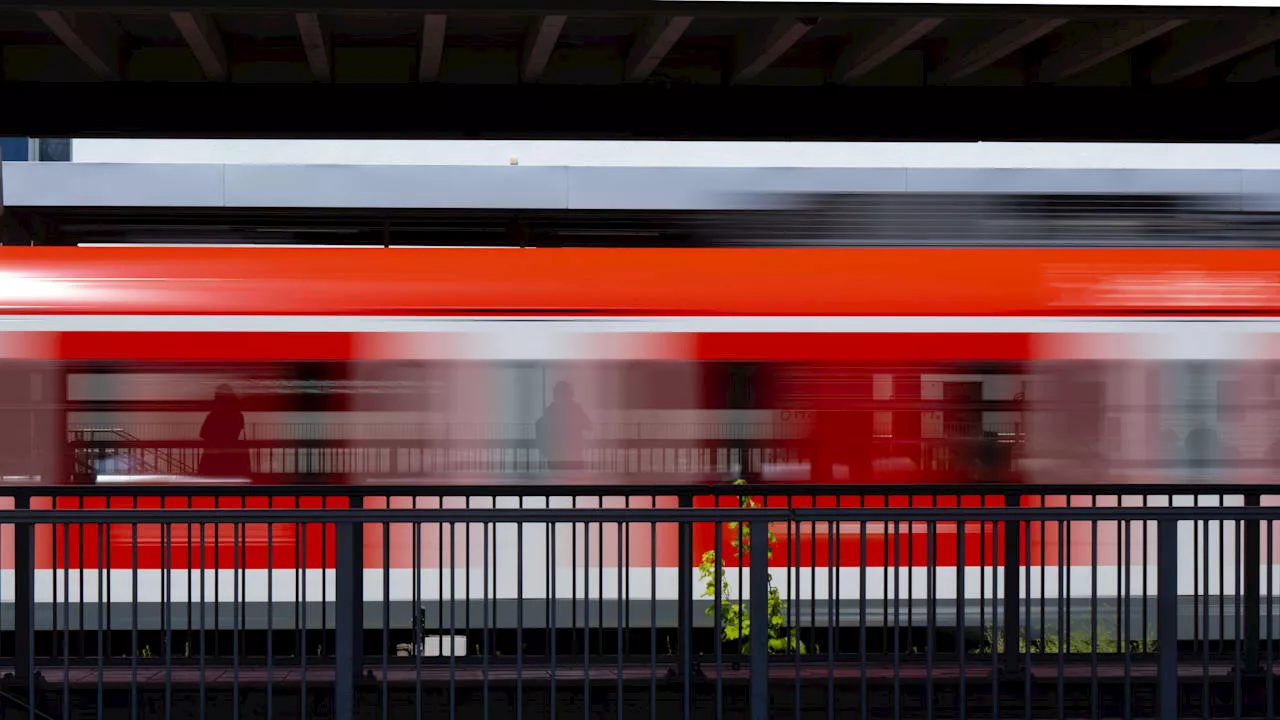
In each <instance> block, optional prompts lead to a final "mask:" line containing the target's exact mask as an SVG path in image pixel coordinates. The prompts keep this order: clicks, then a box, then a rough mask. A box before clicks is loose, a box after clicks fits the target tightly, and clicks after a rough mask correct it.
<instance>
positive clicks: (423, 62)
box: [418, 14, 449, 82]
mask: <svg viewBox="0 0 1280 720" xmlns="http://www.w3.org/2000/svg"><path fill="white" fill-rule="evenodd" d="M448 24H449V16H448V15H433V14H428V15H423V16H422V47H421V50H420V51H419V54H418V82H435V81H437V80H439V79H440V63H441V61H442V60H443V58H444V32H445V28H446V27H447V26H448Z"/></svg>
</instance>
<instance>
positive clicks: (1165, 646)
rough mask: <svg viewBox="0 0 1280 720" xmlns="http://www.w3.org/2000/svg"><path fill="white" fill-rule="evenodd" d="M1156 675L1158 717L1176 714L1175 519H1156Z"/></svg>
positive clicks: (1169, 717)
mask: <svg viewBox="0 0 1280 720" xmlns="http://www.w3.org/2000/svg"><path fill="white" fill-rule="evenodd" d="M1156 526H1157V528H1156V533H1157V535H1156V553H1157V557H1156V562H1157V563H1158V565H1157V566H1156V573H1157V574H1156V643H1157V645H1158V646H1159V665H1158V670H1157V674H1156V683H1157V691H1156V692H1157V696H1156V697H1157V699H1158V704H1157V710H1158V712H1159V716H1160V718H1161V720H1177V717H1178V521H1177V520H1174V519H1163V520H1158V521H1156Z"/></svg>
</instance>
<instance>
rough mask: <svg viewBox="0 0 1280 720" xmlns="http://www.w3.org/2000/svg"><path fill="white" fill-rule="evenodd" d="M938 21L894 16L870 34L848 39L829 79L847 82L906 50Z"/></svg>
mask: <svg viewBox="0 0 1280 720" xmlns="http://www.w3.org/2000/svg"><path fill="white" fill-rule="evenodd" d="M941 24H942V18H903V19H901V20H895V21H893V22H892V23H890V24H889V26H888V27H885V28H884V29H883V30H882V31H880V32H877V33H876V34H875V35H874V36H872V37H870V38H867V39H866V40H861V41H855V42H852V43H849V45H848V46H847V47H846V48H845V49H844V52H842V53H841V54H840V59H839V60H837V61H836V64H835V69H834V70H833V71H832V73H831V79H832V80H833V81H835V82H838V83H851V82H853V81H854V80H857V79H858V78H860V77H862V76H863V75H866V74H867V73H869V72H871V71H872V70H874V69H876V68H877V67H879V66H880V65H882V64H884V62H885V61H886V60H888V59H889V58H891V57H893V56H894V55H897V54H898V53H900V52H902V51H903V50H906V49H907V48H908V47H910V46H911V45H913V44H914V43H915V42H916V41H917V40H919V39H920V38H922V37H924V36H925V35H927V34H929V33H930V32H932V31H933V29H934V28H936V27H938V26H939V25H941Z"/></svg>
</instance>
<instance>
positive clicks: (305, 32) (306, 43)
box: [297, 12, 333, 82]
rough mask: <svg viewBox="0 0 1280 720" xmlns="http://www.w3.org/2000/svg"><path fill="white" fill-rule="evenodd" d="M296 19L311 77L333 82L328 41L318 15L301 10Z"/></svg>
mask: <svg viewBox="0 0 1280 720" xmlns="http://www.w3.org/2000/svg"><path fill="white" fill-rule="evenodd" d="M297 20H298V35H300V36H301V37H302V47H303V49H304V50H306V51H307V64H308V65H310V66H311V75H312V77H314V78H315V79H317V80H319V81H321V82H333V66H332V65H331V64H330V63H329V43H328V41H327V40H325V36H324V30H322V29H321V28H320V16H319V15H317V14H316V13H311V12H303V13H298V14H297Z"/></svg>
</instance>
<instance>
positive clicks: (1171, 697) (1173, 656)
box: [1156, 520, 1256, 720]
mask: <svg viewBox="0 0 1280 720" xmlns="http://www.w3.org/2000/svg"><path fill="white" fill-rule="evenodd" d="M1156 552H1157V553H1158V556H1157V557H1156V562H1157V566H1156V567H1157V570H1156V643H1157V650H1156V652H1157V653H1158V660H1157V665H1156V668H1157V670H1156V712H1157V713H1158V715H1157V717H1159V718H1161V720H1177V718H1178V710H1179V708H1178V521H1177V520H1159V521H1157V522H1156ZM1255 569H1256V568H1255Z"/></svg>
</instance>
